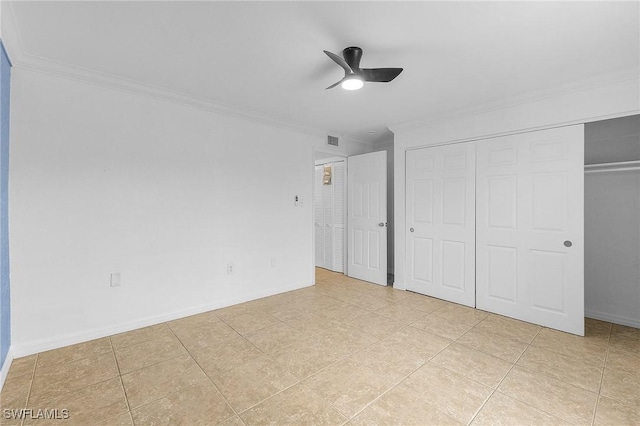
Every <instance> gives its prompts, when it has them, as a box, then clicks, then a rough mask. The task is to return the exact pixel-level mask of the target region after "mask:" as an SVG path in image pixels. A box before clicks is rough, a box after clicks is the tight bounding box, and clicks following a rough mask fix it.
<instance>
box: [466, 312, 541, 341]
mask: <svg viewBox="0 0 640 426" xmlns="http://www.w3.org/2000/svg"><path fill="white" fill-rule="evenodd" d="M476 329H478V330H482V331H488V332H490V333H494V334H499V335H501V336H504V337H508V338H510V339H514V340H519V341H521V342H524V343H531V341H532V340H533V339H534V338H535V337H536V335H537V334H538V332H540V330H542V327H540V326H539V325H535V324H531V323H528V322H524V321H518V320H516V319H512V318H507V317H503V316H501V315H495V314H489V315H488V316H487V317H486V318H485V319H484V320H483V321H482V322H480V323H479V324H478V325H477V326H476Z"/></svg>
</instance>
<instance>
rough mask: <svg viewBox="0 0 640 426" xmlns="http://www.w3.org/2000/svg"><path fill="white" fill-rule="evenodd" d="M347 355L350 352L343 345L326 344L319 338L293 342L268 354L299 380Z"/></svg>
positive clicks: (324, 340) (325, 341)
mask: <svg viewBox="0 0 640 426" xmlns="http://www.w3.org/2000/svg"><path fill="white" fill-rule="evenodd" d="M349 353H351V351H349V350H348V349H346V348H345V347H344V345H340V344H332V343H327V340H326V339H323V338H320V337H318V338H312V339H307V340H304V341H294V342H291V343H289V344H288V345H284V346H281V347H278V348H274V349H272V350H271V351H270V352H269V354H270V355H271V356H272V357H273V359H275V360H276V361H277V362H278V363H280V364H281V365H283V366H284V367H285V368H286V370H287V371H288V372H289V373H291V374H293V375H294V376H296V377H297V378H299V379H304V378H305V377H308V376H310V375H312V374H314V373H316V372H318V371H320V370H322V369H323V368H325V367H327V366H328V365H331V364H333V363H334V362H336V361H338V360H339V359H341V358H344V357H345V356H347V355H348V354H349Z"/></svg>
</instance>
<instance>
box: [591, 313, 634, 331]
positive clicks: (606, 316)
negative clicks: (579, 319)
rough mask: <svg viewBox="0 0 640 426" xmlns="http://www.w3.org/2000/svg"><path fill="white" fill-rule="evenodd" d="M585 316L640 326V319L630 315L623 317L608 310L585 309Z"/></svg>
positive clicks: (629, 325)
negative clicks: (607, 311)
mask: <svg viewBox="0 0 640 426" xmlns="http://www.w3.org/2000/svg"><path fill="white" fill-rule="evenodd" d="M584 316H585V317H587V318H592V319H597V320H600V321H607V322H611V323H614V324H620V325H626V326H628V327H634V328H640V320H638V319H634V318H628V317H621V316H619V315H614V314H608V313H606V312H598V311H590V310H588V309H585V310H584Z"/></svg>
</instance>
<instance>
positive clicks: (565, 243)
mask: <svg viewBox="0 0 640 426" xmlns="http://www.w3.org/2000/svg"><path fill="white" fill-rule="evenodd" d="M572 245H573V243H572V242H571V241H569V240H567V241H565V242H564V246H565V247H571V246H572Z"/></svg>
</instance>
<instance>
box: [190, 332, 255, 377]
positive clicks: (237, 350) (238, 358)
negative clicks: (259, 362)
mask: <svg viewBox="0 0 640 426" xmlns="http://www.w3.org/2000/svg"><path fill="white" fill-rule="evenodd" d="M191 355H192V356H193V357H194V358H195V360H196V362H197V363H198V365H200V367H201V368H202V369H203V370H204V371H205V373H207V375H208V376H209V377H214V376H219V375H220V374H222V373H224V372H225V371H229V370H232V369H234V368H236V367H239V366H241V365H242V364H244V363H245V362H248V361H250V360H252V359H254V358H258V357H261V356H262V355H263V353H262V352H261V351H260V350H259V349H258V348H256V347H255V346H254V345H252V344H251V343H250V342H249V341H247V340H246V339H244V338H243V337H242V336H237V335H236V336H235V337H232V338H231V339H228V340H225V341H224V342H222V343H221V344H220V345H217V346H208V347H206V348H200V349H195V350H193V351H192V352H191Z"/></svg>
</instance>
